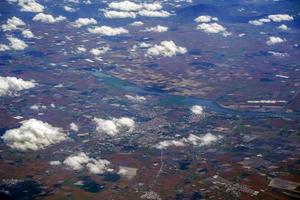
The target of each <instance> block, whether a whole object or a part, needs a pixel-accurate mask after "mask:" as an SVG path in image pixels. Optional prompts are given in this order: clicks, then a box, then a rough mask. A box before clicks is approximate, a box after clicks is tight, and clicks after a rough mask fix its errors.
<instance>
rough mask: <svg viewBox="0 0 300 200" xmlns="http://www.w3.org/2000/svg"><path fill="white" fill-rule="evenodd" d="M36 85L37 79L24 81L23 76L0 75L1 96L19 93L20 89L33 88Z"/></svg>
mask: <svg viewBox="0 0 300 200" xmlns="http://www.w3.org/2000/svg"><path fill="white" fill-rule="evenodd" d="M36 85H37V83H36V82H35V81H24V80H23V79H21V78H16V77H9V76H8V77H2V76H0V96H6V95H8V96H13V95H17V94H18V92H19V91H21V90H26V89H30V88H33V87H35V86H36Z"/></svg>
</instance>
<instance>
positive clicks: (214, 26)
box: [197, 23, 230, 36]
mask: <svg viewBox="0 0 300 200" xmlns="http://www.w3.org/2000/svg"><path fill="white" fill-rule="evenodd" d="M197 29H198V30H203V31H204V32H205V33H222V35H223V36H228V35H230V33H229V32H227V31H226V28H225V27H224V26H222V25H220V24H218V23H202V24H199V25H198V26H197Z"/></svg>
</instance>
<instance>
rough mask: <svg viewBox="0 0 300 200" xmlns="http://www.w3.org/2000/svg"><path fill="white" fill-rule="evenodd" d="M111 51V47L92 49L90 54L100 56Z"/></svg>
mask: <svg viewBox="0 0 300 200" xmlns="http://www.w3.org/2000/svg"><path fill="white" fill-rule="evenodd" d="M109 50H110V48H109V47H99V48H94V49H91V50H90V53H91V54H93V55H94V56H100V55H102V54H104V53H106V52H107V51H109Z"/></svg>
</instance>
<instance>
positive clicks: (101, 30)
mask: <svg viewBox="0 0 300 200" xmlns="http://www.w3.org/2000/svg"><path fill="white" fill-rule="evenodd" d="M88 31H89V32H90V33H93V34H99V35H103V36H116V35H121V34H127V33H129V31H128V30H127V29H125V28H123V27H117V28H113V27H109V26H96V27H93V28H88Z"/></svg>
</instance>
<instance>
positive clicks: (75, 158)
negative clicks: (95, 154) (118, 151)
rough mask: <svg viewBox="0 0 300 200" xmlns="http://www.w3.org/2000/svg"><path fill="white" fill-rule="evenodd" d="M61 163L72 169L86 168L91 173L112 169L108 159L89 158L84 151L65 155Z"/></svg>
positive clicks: (101, 172)
mask: <svg viewBox="0 0 300 200" xmlns="http://www.w3.org/2000/svg"><path fill="white" fill-rule="evenodd" d="M63 163H64V164H65V165H66V166H68V167H69V168H71V169H73V170H76V171H79V170H82V169H87V170H88V171H89V172H90V173H92V174H103V173H105V172H112V171H113V169H111V168H110V167H109V166H110V164H111V163H110V162H109V161H108V160H104V159H95V158H91V157H89V156H88V155H87V154H86V153H84V152H80V153H78V154H75V155H71V156H69V157H67V158H66V159H65V160H64V161H63Z"/></svg>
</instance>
